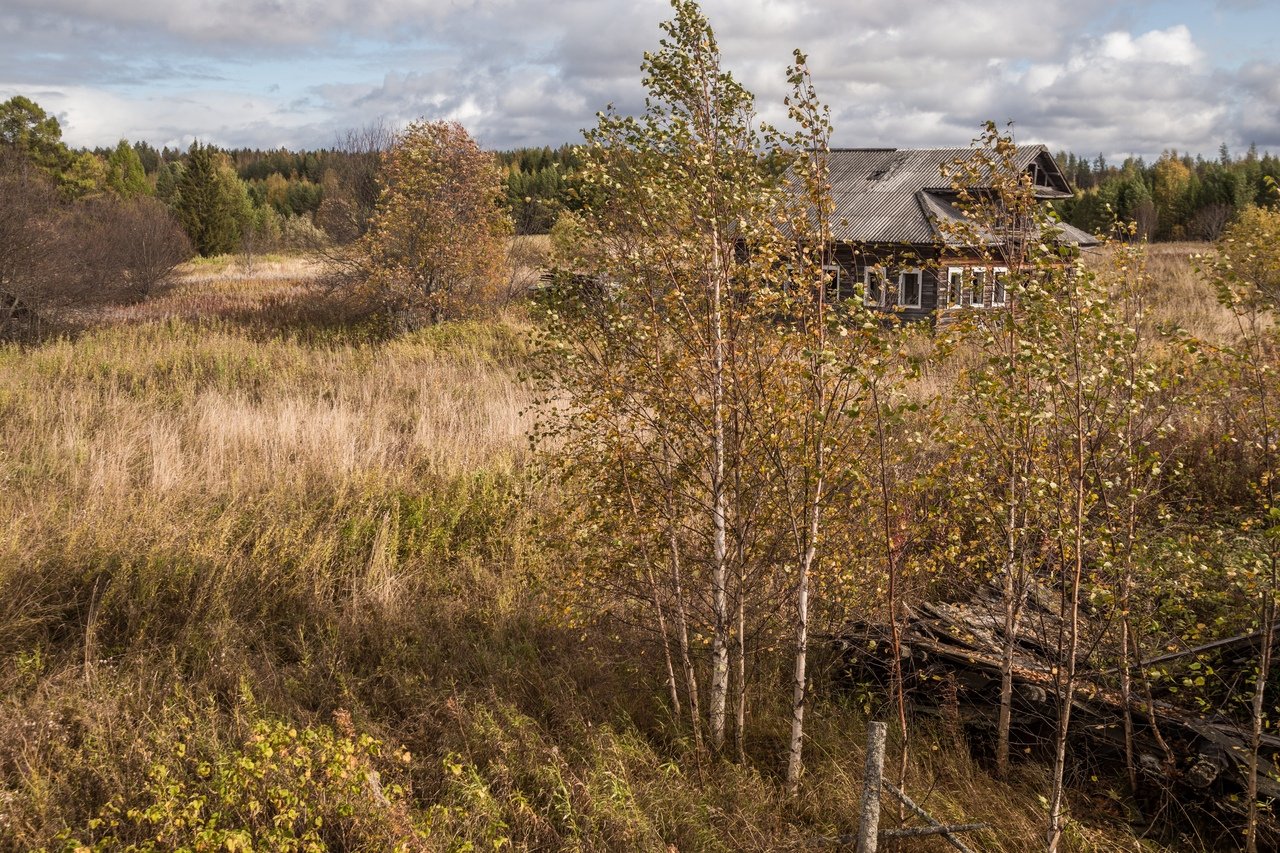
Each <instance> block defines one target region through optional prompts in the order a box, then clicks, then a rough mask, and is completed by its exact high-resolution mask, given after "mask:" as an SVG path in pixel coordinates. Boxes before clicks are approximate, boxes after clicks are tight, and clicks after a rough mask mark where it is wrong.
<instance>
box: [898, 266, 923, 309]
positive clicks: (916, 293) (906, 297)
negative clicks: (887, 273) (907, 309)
mask: <svg viewBox="0 0 1280 853" xmlns="http://www.w3.org/2000/svg"><path fill="white" fill-rule="evenodd" d="M900 287H901V288H902V293H901V294H900V301H901V302H902V304H903V305H910V306H913V307H919V305H920V273H918V272H904V273H903V274H902V278H901V279H900Z"/></svg>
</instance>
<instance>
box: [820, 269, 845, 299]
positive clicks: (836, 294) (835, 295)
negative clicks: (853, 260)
mask: <svg viewBox="0 0 1280 853" xmlns="http://www.w3.org/2000/svg"><path fill="white" fill-rule="evenodd" d="M841 273H843V270H841V269H840V265H839V264H826V265H824V266H823V267H822V277H823V278H824V279H826V282H827V301H829V302H835V301H837V300H839V299H841V298H842V294H841V293H840V290H841V284H842V282H841V278H842V275H841Z"/></svg>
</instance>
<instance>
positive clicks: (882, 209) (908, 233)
mask: <svg viewBox="0 0 1280 853" xmlns="http://www.w3.org/2000/svg"><path fill="white" fill-rule="evenodd" d="M975 153H976V152H975V150H974V149H972V148H918V149H899V148H834V149H832V150H831V152H830V155H829V157H828V161H827V164H828V169H829V178H830V185H831V199H832V202H833V203H834V207H835V215H834V217H833V226H834V227H833V229H832V230H833V236H834V237H835V238H836V239H837V240H839V241H841V242H851V243H898V244H901V243H915V244H921V243H933V242H935V241H936V240H937V239H938V236H939V233H938V230H937V229H936V228H935V226H934V222H935V221H937V220H939V219H954V218H958V217H959V216H961V214H960V213H959V211H958V210H956V208H955V207H954V206H953V205H952V204H951V203H950V201H949V196H952V195H954V192H953V190H952V189H951V187H950V186H949V180H948V178H947V177H946V175H945V171H946V167H948V166H950V165H951V164H954V163H957V162H963V161H966V160H969V159H970V158H972V157H973V155H974V154H975ZM1032 164H1036V165H1037V166H1038V169H1037V174H1038V175H1040V176H1041V177H1042V178H1043V179H1044V182H1039V181H1038V182H1037V186H1036V195H1037V197H1039V198H1044V199H1049V198H1064V197H1067V196H1069V195H1070V193H1069V192H1067V191H1065V190H1064V188H1065V187H1066V186H1067V183H1066V179H1065V178H1064V177H1063V176H1062V172H1061V170H1060V169H1059V168H1058V166H1057V164H1056V163H1055V162H1054V161H1053V158H1052V156H1051V155H1050V154H1049V151H1048V149H1047V148H1045V147H1044V146H1043V145H1028V146H1024V147H1021V148H1019V149H1018V150H1017V153H1016V155H1015V157H1014V166H1015V167H1016V168H1017V169H1018V170H1019V171H1022V170H1026V169H1029V168H1031V166H1032ZM980 185H981V184H980ZM1062 232H1063V233H1062V237H1063V239H1064V240H1066V241H1069V242H1077V243H1080V244H1081V245H1093V244H1094V242H1095V241H1094V239H1093V238H1092V237H1091V236H1089V235H1088V234H1085V233H1084V232H1083V231H1080V230H1079V229H1077V228H1073V227H1071V226H1068V225H1064V226H1063V229H1062Z"/></svg>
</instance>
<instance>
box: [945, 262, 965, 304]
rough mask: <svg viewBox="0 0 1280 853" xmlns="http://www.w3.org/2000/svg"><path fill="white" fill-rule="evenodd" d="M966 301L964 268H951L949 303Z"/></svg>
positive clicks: (948, 292)
mask: <svg viewBox="0 0 1280 853" xmlns="http://www.w3.org/2000/svg"><path fill="white" fill-rule="evenodd" d="M963 303H964V270H951V271H950V273H949V276H948V291H947V304H948V305H962V304H963Z"/></svg>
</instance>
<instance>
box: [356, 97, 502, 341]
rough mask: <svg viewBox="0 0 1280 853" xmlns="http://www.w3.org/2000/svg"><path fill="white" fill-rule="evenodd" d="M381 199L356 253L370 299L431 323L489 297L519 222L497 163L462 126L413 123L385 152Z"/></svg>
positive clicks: (438, 123) (445, 123)
mask: <svg viewBox="0 0 1280 853" xmlns="http://www.w3.org/2000/svg"><path fill="white" fill-rule="evenodd" d="M380 182H381V185H382V194H381V196H380V198H379V200H378V205H377V209H376V210H375V212H374V215H373V218H372V220H371V221H370V223H369V231H368V233H367V234H366V235H365V236H364V237H363V238H361V240H360V241H359V243H358V244H357V246H356V253H357V255H358V256H359V258H360V259H361V264H362V266H363V269H364V272H365V275H366V280H365V282H364V287H365V289H366V293H367V295H368V296H369V297H370V298H371V299H372V300H373V301H374V302H376V303H377V304H378V305H380V306H381V307H382V308H383V309H384V310H387V311H390V312H393V313H400V314H403V313H423V314H425V315H427V316H429V317H430V318H431V319H432V320H439V319H442V318H444V317H448V316H451V315H455V314H458V313H460V312H462V311H465V310H466V309H468V308H470V307H472V306H474V305H475V304H477V303H479V302H481V301H483V300H485V299H487V298H490V297H491V296H492V294H493V292H494V290H495V288H497V287H498V286H499V284H500V282H501V281H502V278H503V275H504V272H505V269H504V262H505V257H506V252H505V250H506V240H507V238H508V236H509V235H510V233H511V220H510V217H509V216H508V215H507V213H506V211H505V210H504V209H503V208H502V206H501V204H500V199H501V192H502V187H501V182H500V176H499V174H498V171H497V168H496V167H495V165H494V162H493V158H492V157H491V156H489V155H488V154H486V153H484V152H483V151H481V150H480V148H479V147H478V146H477V145H476V143H475V141H474V140H473V139H472V138H471V137H470V136H469V135H468V134H467V131H466V129H465V128H463V127H462V125H460V124H458V123H457V122H444V121H439V122H415V123H414V124H411V125H409V127H407V128H406V129H405V130H404V132H403V133H401V134H400V135H399V137H398V138H397V140H396V144H395V145H394V146H393V147H392V148H391V150H390V151H388V152H387V154H386V157H385V158H384V161H383V167H382V174H381V178H380Z"/></svg>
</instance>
